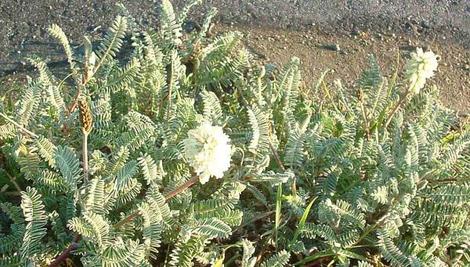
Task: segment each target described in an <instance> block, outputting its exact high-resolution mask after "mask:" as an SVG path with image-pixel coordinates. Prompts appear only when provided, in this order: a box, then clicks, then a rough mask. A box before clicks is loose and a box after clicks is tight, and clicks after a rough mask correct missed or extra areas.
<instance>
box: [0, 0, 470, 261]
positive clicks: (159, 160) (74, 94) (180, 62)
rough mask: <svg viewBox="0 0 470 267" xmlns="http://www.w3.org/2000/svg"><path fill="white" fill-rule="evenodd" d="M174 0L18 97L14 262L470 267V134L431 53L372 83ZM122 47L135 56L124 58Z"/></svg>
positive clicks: (6, 249)
mask: <svg viewBox="0 0 470 267" xmlns="http://www.w3.org/2000/svg"><path fill="white" fill-rule="evenodd" d="M198 2H199V1H193V2H191V3H189V4H188V6H187V7H186V8H184V9H183V10H182V11H181V12H180V13H179V14H175V12H174V11H173V7H172V5H171V3H170V2H169V0H163V1H162V3H161V7H160V10H161V20H160V26H159V28H158V29H157V30H148V31H144V30H142V29H141V28H140V26H139V25H137V24H136V22H135V21H134V20H133V19H132V17H130V16H128V15H124V16H119V17H117V18H116V20H115V21H114V23H113V24H112V26H111V27H110V29H109V31H108V33H107V34H106V36H105V37H104V39H103V40H102V42H101V44H99V45H98V46H96V45H92V43H91V42H90V40H89V39H87V38H84V41H83V46H82V47H83V51H84V52H83V53H81V54H80V53H78V52H77V50H73V49H72V47H71V45H70V44H69V41H68V39H67V37H66V35H65V34H64V32H63V31H62V30H61V28H60V27H59V26H56V25H53V26H52V27H50V29H49V31H50V33H51V35H52V36H54V37H55V38H57V39H58V40H59V41H60V43H61V44H62V45H63V47H64V50H65V54H66V56H67V59H68V63H69V74H68V75H66V76H64V77H61V78H58V77H56V76H54V75H53V74H52V73H51V72H50V70H49V69H48V68H47V65H46V64H45V63H44V62H43V61H42V60H40V59H36V58H35V59H31V63H32V64H34V66H36V67H37V69H38V73H39V77H38V78H36V79H30V80H29V81H28V84H27V85H26V86H25V87H24V88H23V89H22V91H21V92H18V93H17V94H16V96H14V97H12V96H10V95H6V94H4V95H3V96H2V106H1V113H0V116H1V125H0V140H1V142H2V147H1V161H0V163H1V173H0V175H1V177H0V183H1V184H0V185H1V186H2V187H1V194H0V201H1V204H0V209H1V213H0V255H1V259H0V266H60V265H62V266H113V267H114V266H116V267H117V266H244V267H252V266H270V267H271V266H362V267H365V266H466V265H468V264H470V251H469V246H470V242H469V240H470V227H469V222H470V220H469V203H470V202H469V201H470V165H469V162H470V155H469V145H470V132H469V131H470V130H469V126H468V123H465V122H463V121H461V120H459V118H458V117H457V116H456V114H455V112H453V111H451V110H449V109H447V108H445V107H443V106H442V105H441V104H440V103H439V101H438V91H437V89H436V88H435V87H434V86H426V81H427V80H428V79H429V78H431V77H432V76H433V74H434V72H435V71H436V68H437V60H436V55H435V54H434V53H432V52H431V51H423V50H421V49H417V51H416V52H414V53H412V54H411V58H410V59H409V60H408V62H407V64H405V69H404V70H403V71H398V70H397V71H395V72H394V74H393V75H392V76H391V77H385V76H383V75H382V74H381V70H380V68H379V66H378V64H377V63H376V61H375V59H374V58H373V57H371V59H370V66H369V68H368V69H366V70H365V71H364V72H363V74H362V77H361V78H360V80H359V81H358V82H357V84H356V86H354V88H349V89H347V88H344V87H343V85H342V84H341V82H340V81H336V82H335V83H334V84H333V85H331V86H329V85H328V84H327V83H325V82H324V80H323V78H324V77H325V75H326V73H325V74H324V75H322V78H321V79H320V81H319V82H318V83H317V85H316V86H314V87H313V88H312V89H307V88H304V86H302V83H301V77H300V71H299V65H300V60H299V59H298V58H293V59H292V60H291V61H290V62H289V63H288V64H287V65H286V66H284V67H283V68H276V67H273V66H271V65H268V66H260V65H259V64H257V62H256V61H254V60H253V59H252V58H251V56H250V54H249V53H248V52H247V50H246V49H244V48H243V46H242V45H241V44H240V40H241V35H240V34H239V33H237V32H230V33H226V34H223V35H220V36H217V37H207V31H208V30H209V26H210V20H211V18H212V17H213V16H214V14H215V11H214V10H211V11H210V12H209V15H208V16H207V18H206V20H205V21H204V22H203V23H202V25H201V26H200V27H197V30H194V31H185V30H184V29H185V28H186V27H184V25H185V24H186V23H187V18H186V17H187V14H188V12H189V10H190V8H191V7H192V6H193V5H195V4H197V3H198ZM118 55H119V56H118Z"/></svg>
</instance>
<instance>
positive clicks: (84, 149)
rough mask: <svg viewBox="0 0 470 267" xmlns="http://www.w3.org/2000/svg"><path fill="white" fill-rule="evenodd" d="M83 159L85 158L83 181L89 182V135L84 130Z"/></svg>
mask: <svg viewBox="0 0 470 267" xmlns="http://www.w3.org/2000/svg"><path fill="white" fill-rule="evenodd" d="M82 133H83V142H82V157H83V178H84V179H83V180H84V181H85V182H87V181H88V133H87V132H86V131H85V129H83V128H82Z"/></svg>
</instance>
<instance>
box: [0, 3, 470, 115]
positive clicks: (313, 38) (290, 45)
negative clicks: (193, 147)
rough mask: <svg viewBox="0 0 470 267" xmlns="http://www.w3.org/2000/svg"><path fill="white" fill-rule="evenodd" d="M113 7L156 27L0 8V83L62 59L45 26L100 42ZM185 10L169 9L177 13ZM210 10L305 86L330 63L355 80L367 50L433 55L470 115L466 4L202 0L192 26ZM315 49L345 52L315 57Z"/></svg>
mask: <svg viewBox="0 0 470 267" xmlns="http://www.w3.org/2000/svg"><path fill="white" fill-rule="evenodd" d="M117 2H120V3H122V4H124V6H126V7H127V9H128V10H129V12H130V13H131V14H132V15H133V16H134V17H135V18H136V19H137V20H138V22H139V23H141V24H143V25H157V24H158V21H157V13H158V12H157V8H156V7H157V5H158V2H159V1H158V0H157V1H155V0H120V1H116V0H35V1H30V0H0V77H1V76H5V74H9V75H10V74H14V73H18V72H20V74H21V72H22V70H24V59H25V58H26V57H28V56H31V55H34V54H37V55H39V56H41V57H48V58H54V57H55V56H57V55H61V51H60V49H58V46H57V44H56V43H54V41H53V40H52V39H51V38H50V37H49V36H48V35H47V32H46V30H45V29H47V27H48V26H49V25H50V24H52V23H57V24H59V25H60V26H61V27H62V28H63V29H64V31H65V32H66V33H67V34H68V35H69V36H70V39H71V40H72V42H73V43H75V44H79V42H80V40H81V37H82V36H83V35H84V34H88V35H92V36H95V37H98V36H100V34H102V32H103V31H102V29H105V28H106V27H107V25H109V23H110V21H112V19H113V18H114V17H115V16H116V14H117V13H118V10H119V9H118V8H116V3H117ZM185 2H186V0H174V1H173V3H174V4H175V6H176V7H177V8H180V7H181V6H183V5H184V3H185ZM211 6H214V7H216V8H218V10H219V15H218V17H217V21H218V22H220V23H218V25H219V27H218V30H219V31H226V30H229V29H231V28H235V29H238V30H240V31H242V32H244V33H246V34H247V36H248V38H247V39H246V43H247V45H249V46H250V47H251V49H252V50H253V52H254V53H255V54H260V55H262V56H261V58H262V59H263V57H264V59H265V60H271V61H273V62H276V63H282V62H284V61H286V59H287V58H288V57H290V56H292V55H298V56H301V58H302V59H303V61H304V63H305V68H307V69H306V72H307V73H308V74H309V75H308V77H310V78H312V77H316V76H317V75H310V72H313V71H314V70H316V72H315V73H318V72H319V70H320V69H325V68H326V67H328V68H335V67H336V68H338V66H340V65H337V66H331V63H332V62H334V63H335V64H336V63H337V64H348V63H349V65H351V66H353V67H351V68H348V67H346V68H343V69H346V70H349V69H351V71H347V72H345V74H349V76H353V77H351V78H352V79H354V78H355V77H356V76H357V75H356V72H357V71H358V69H359V68H358V67H357V65H360V66H362V65H363V63H364V60H360V59H359V58H365V57H366V54H367V52H368V51H369V50H370V51H373V52H374V53H378V54H381V53H384V54H385V55H384V56H383V58H384V61H383V62H384V64H385V65H388V64H389V62H390V60H389V58H393V56H394V55H393V54H392V51H395V55H396V51H403V49H400V47H402V48H403V47H405V46H411V47H413V46H417V45H420V46H428V47H430V48H432V49H433V50H436V49H437V50H438V52H439V53H440V54H441V55H445V56H443V62H442V63H443V64H442V66H443V67H442V71H444V74H443V75H442V77H441V78H438V79H437V82H438V84H440V85H442V86H443V87H444V86H445V87H446V88H447V87H448V88H450V91H448V92H446V93H444V102H446V103H448V104H449V105H451V106H452V107H454V108H456V109H459V110H463V111H468V110H470V100H469V99H470V89H469V83H470V82H469V80H470V66H469V65H470V52H469V50H470V1H469V0H452V1H451V0H408V1H403V0H375V1H373V0H206V1H205V3H204V5H202V6H201V7H198V8H197V9H196V10H195V12H194V14H192V15H193V17H195V19H196V20H197V19H198V18H200V17H201V14H203V13H204V12H205V11H207V9H208V8H210V7H211ZM99 26H103V28H99ZM322 42H329V43H334V44H337V45H339V47H342V48H345V49H343V51H342V52H341V53H331V51H324V50H321V49H318V45H321V44H322ZM381 42H383V43H386V44H381ZM271 48H272V49H271ZM379 58H380V57H379ZM338 74H342V73H341V69H340V71H338ZM447 74H448V75H447ZM446 75H447V76H446ZM444 76H446V77H444ZM9 77H10V76H9ZM348 78H349V77H348ZM3 80H5V78H3Z"/></svg>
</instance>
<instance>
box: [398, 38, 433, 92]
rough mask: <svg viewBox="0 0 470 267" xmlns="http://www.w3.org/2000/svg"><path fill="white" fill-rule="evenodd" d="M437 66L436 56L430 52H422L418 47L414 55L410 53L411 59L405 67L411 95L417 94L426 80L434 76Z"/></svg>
mask: <svg viewBox="0 0 470 267" xmlns="http://www.w3.org/2000/svg"><path fill="white" fill-rule="evenodd" d="M437 64H438V63H437V56H436V54H434V53H433V52H432V51H427V52H423V49H422V48H419V47H418V48H417V49H416V52H415V53H411V59H410V60H409V61H408V64H407V65H406V76H407V78H408V80H409V82H410V91H411V93H412V94H418V93H419V91H420V90H421V89H422V88H423V87H424V84H425V83H426V79H428V78H431V77H432V76H434V71H436V69H437Z"/></svg>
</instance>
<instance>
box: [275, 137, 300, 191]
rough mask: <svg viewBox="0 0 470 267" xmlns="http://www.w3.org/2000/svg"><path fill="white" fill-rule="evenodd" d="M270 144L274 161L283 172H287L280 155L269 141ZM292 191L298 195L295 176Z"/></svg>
mask: <svg viewBox="0 0 470 267" xmlns="http://www.w3.org/2000/svg"><path fill="white" fill-rule="evenodd" d="M268 143H269V148H270V149H271V153H273V156H274V159H275V160H276V163H277V165H279V168H281V170H283V171H284V172H285V171H286V168H285V167H284V164H282V161H281V157H279V154H278V153H277V151H276V149H274V146H273V144H272V143H271V141H269V142H268ZM291 190H292V194H294V195H297V184H296V179H295V176H294V178H293V181H292V188H291Z"/></svg>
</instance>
